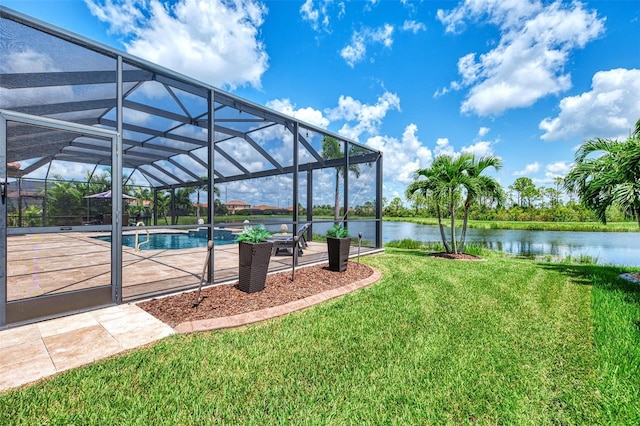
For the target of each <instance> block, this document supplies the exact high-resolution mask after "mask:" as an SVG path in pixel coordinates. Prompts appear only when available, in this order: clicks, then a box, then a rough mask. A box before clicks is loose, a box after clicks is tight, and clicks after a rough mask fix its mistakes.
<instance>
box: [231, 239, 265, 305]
mask: <svg viewBox="0 0 640 426" xmlns="http://www.w3.org/2000/svg"><path fill="white" fill-rule="evenodd" d="M238 244H239V246H238V252H239V262H238V263H239V268H238V288H239V289H240V290H242V291H244V292H246V293H255V292H257V291H260V290H262V289H264V283H265V281H266V279H267V271H268V270H269V259H270V258H271V248H272V247H273V243H270V242H264V243H247V242H245V241H241V242H240V243H238Z"/></svg>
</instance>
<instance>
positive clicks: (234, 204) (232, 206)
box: [224, 200, 251, 213]
mask: <svg viewBox="0 0 640 426" xmlns="http://www.w3.org/2000/svg"><path fill="white" fill-rule="evenodd" d="M224 205H225V207H226V208H227V210H228V211H229V213H235V212H236V211H238V210H247V209H249V208H251V205H250V204H247V203H245V202H244V201H239V200H231V201H227V202H226V203H224Z"/></svg>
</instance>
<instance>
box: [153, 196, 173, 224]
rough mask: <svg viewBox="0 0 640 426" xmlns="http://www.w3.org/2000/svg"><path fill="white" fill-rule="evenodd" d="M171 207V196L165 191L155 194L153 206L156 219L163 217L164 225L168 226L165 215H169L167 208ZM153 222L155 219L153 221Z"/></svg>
mask: <svg viewBox="0 0 640 426" xmlns="http://www.w3.org/2000/svg"><path fill="white" fill-rule="evenodd" d="M170 206H171V194H170V193H168V192H167V191H160V192H158V193H157V194H156V205H155V206H154V210H155V212H156V214H157V215H158V217H160V216H162V217H164V223H165V225H168V224H169V221H168V220H167V213H169V208H170ZM154 220H155V219H154Z"/></svg>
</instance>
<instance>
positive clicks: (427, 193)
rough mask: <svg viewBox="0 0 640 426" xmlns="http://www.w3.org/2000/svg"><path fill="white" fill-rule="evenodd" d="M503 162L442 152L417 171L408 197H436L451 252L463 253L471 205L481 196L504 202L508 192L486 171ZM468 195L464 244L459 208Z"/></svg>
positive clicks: (444, 243)
mask: <svg viewBox="0 0 640 426" xmlns="http://www.w3.org/2000/svg"><path fill="white" fill-rule="evenodd" d="M501 166H502V161H501V160H500V159H499V158H498V157H494V156H486V157H482V158H480V159H479V160H476V158H475V156H473V155H471V154H461V155H459V156H457V157H454V156H449V155H440V156H438V157H436V158H435V159H434V160H433V163H432V164H431V167H428V168H426V169H420V170H418V171H416V175H415V176H416V179H415V181H414V182H413V183H412V184H411V185H409V187H408V188H407V191H406V193H407V194H406V195H407V198H415V194H416V192H418V193H420V194H421V195H422V196H423V197H425V198H427V199H431V200H433V202H434V203H435V205H436V214H437V216H438V226H439V228H440V236H441V238H442V243H443V245H444V247H445V250H446V251H447V253H462V250H463V249H464V244H465V239H466V235H467V224H468V218H469V210H470V208H471V205H472V204H473V203H474V202H475V201H476V200H477V199H478V198H480V197H486V198H489V199H491V200H492V201H493V202H497V203H499V204H501V203H502V202H503V199H504V191H503V190H502V187H501V186H500V184H499V183H498V182H497V181H496V180H495V179H493V178H491V177H488V176H484V175H483V174H482V173H483V172H484V171H486V170H487V169H489V168H494V169H496V170H498V169H500V167H501ZM463 196H464V204H463V207H464V220H463V225H462V233H461V237H460V243H459V244H458V241H457V239H456V226H455V216H456V209H457V207H458V205H459V204H460V202H461V200H462V198H463ZM443 209H445V210H446V211H448V213H449V216H450V219H451V235H450V239H449V242H448V241H447V237H446V235H445V232H444V225H443V223H442V210H443Z"/></svg>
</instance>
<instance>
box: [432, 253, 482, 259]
mask: <svg viewBox="0 0 640 426" xmlns="http://www.w3.org/2000/svg"><path fill="white" fill-rule="evenodd" d="M428 256H432V257H441V258H443V259H452V260H473V261H483V260H485V259H483V258H481V257H478V256H474V255H472V254H466V253H446V252H439V253H429V254H428Z"/></svg>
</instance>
